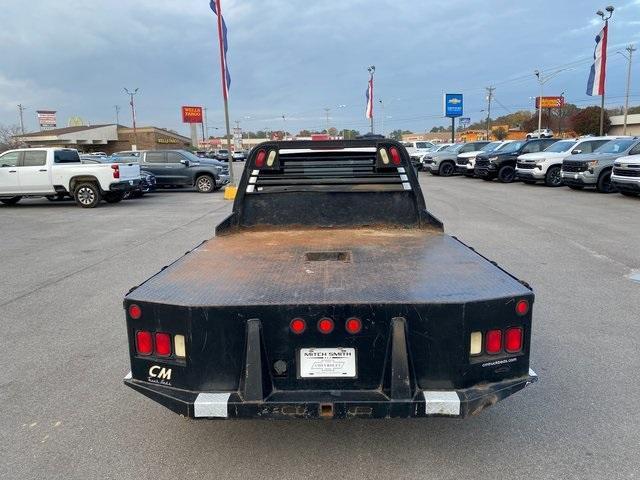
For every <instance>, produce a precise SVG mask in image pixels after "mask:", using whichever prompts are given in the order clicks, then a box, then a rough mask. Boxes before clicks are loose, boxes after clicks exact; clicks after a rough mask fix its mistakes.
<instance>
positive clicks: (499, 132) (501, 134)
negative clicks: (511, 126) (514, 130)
mask: <svg viewBox="0 0 640 480" xmlns="http://www.w3.org/2000/svg"><path fill="white" fill-rule="evenodd" d="M492 133H493V136H494V137H496V140H504V139H505V138H507V135H508V133H509V132H507V131H506V130H505V129H504V128H502V127H498V128H496V129H495V130H494V131H493V132H492Z"/></svg>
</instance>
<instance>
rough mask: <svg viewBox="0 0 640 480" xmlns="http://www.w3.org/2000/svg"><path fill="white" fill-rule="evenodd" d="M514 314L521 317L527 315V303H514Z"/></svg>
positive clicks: (519, 301) (520, 301)
mask: <svg viewBox="0 0 640 480" xmlns="http://www.w3.org/2000/svg"><path fill="white" fill-rule="evenodd" d="M516 313H517V314H518V315H520V316H521V317H522V316H523V315H526V314H527V313H529V302H528V301H526V300H524V299H523V300H518V302H516Z"/></svg>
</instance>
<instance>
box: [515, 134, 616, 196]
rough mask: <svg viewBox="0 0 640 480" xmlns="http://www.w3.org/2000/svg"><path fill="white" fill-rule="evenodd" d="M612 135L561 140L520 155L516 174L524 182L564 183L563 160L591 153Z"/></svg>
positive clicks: (551, 184) (553, 184)
mask: <svg viewBox="0 0 640 480" xmlns="http://www.w3.org/2000/svg"><path fill="white" fill-rule="evenodd" d="M611 139H612V137H587V138H582V139H575V138H574V139H567V140H560V141H558V142H556V143H554V144H553V145H551V146H550V147H548V148H547V149H546V150H543V151H542V152H536V153H525V154H524V155H520V156H519V157H518V161H517V164H516V176H517V177H518V178H519V179H520V180H522V181H523V182H524V183H530V184H533V183H536V182H544V183H545V184H546V185H547V186H548V187H559V186H561V185H562V176H561V174H560V170H561V169H562V160H564V159H565V158H567V157H570V156H571V155H575V154H577V153H591V152H593V151H594V150H595V149H596V148H598V147H600V146H601V145H604V144H605V143H607V142H608V141H610V140H611Z"/></svg>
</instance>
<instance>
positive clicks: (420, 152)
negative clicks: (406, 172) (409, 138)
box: [402, 141, 437, 169]
mask: <svg viewBox="0 0 640 480" xmlns="http://www.w3.org/2000/svg"><path fill="white" fill-rule="evenodd" d="M402 144H403V145H404V148H406V149H407V152H409V157H410V158H411V163H412V164H413V166H414V167H417V168H418V169H420V168H422V162H421V160H422V157H423V156H424V154H425V153H427V152H431V151H433V150H434V149H435V148H436V147H437V145H436V144H435V143H432V142H426V141H418V142H403V143H402Z"/></svg>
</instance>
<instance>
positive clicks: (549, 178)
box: [544, 165, 562, 187]
mask: <svg viewBox="0 0 640 480" xmlns="http://www.w3.org/2000/svg"><path fill="white" fill-rule="evenodd" d="M544 184H545V185H546V186H547V187H561V186H562V175H561V174H560V165H554V166H552V167H549V169H548V170H547V174H546V175H545V177H544Z"/></svg>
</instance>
